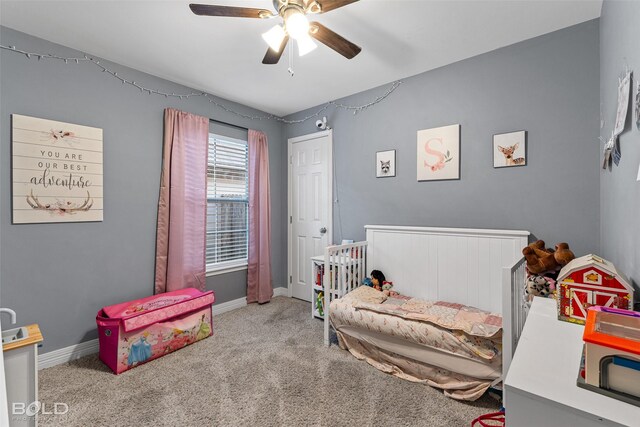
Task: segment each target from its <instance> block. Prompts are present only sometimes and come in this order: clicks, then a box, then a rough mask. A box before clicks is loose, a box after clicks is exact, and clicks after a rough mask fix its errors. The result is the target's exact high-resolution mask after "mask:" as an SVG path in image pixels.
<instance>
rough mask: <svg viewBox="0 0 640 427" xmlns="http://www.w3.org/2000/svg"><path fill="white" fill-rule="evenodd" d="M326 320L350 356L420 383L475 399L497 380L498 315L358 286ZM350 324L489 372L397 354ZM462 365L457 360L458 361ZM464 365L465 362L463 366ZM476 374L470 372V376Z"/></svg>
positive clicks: (334, 306)
mask: <svg viewBox="0 0 640 427" xmlns="http://www.w3.org/2000/svg"><path fill="white" fill-rule="evenodd" d="M329 319H330V321H331V324H332V325H333V326H334V328H335V329H336V332H337V335H338V341H339V343H340V346H341V348H343V349H348V350H349V351H350V352H351V353H352V354H353V355H354V356H355V357H357V358H359V359H362V360H366V361H367V362H368V363H369V364H371V365H372V366H374V367H376V368H377V369H380V370H382V371H383V372H388V373H390V374H392V375H395V376H398V377H400V378H404V379H408V380H410V381H418V382H424V383H426V384H429V385H431V386H434V387H438V388H441V389H443V390H444V392H445V394H446V395H447V396H450V397H453V398H455V399H461V400H475V399H477V398H479V397H480V396H481V395H482V394H483V393H484V392H485V391H486V389H487V388H489V386H490V385H491V384H493V383H495V382H496V381H499V379H500V371H501V357H502V354H501V349H502V342H501V341H502V339H501V337H502V329H501V325H502V321H501V320H502V319H501V317H500V316H499V315H496V314H492V313H488V312H484V311H482V310H478V309H475V308H472V307H466V306H463V305H460V304H450V303H444V302H431V301H424V300H419V299H416V298H409V297H405V296H400V295H399V296H394V297H386V296H384V294H383V293H382V292H379V291H376V290H375V289H372V288H368V287H360V288H358V289H356V290H354V291H352V292H351V293H349V294H347V295H345V296H344V297H343V298H340V299H337V300H334V301H332V302H331V306H330V310H329ZM354 329H358V330H367V331H370V332H371V333H374V334H375V333H380V334H383V335H385V336H391V337H395V338H400V339H402V340H407V341H410V342H412V343H415V344H419V345H421V346H425V347H429V348H430V349H435V350H437V351H438V352H439V353H441V354H449V355H451V357H454V358H458V359H457V360H460V359H459V358H462V360H470V361H473V362H474V363H479V364H480V365H481V366H486V367H487V369H483V370H482V371H483V372H485V374H486V372H487V371H490V372H492V373H491V375H489V376H484V375H481V377H480V378H479V377H477V373H476V372H475V371H469V370H467V369H457V370H450V369H444V366H438V365H437V364H433V363H435V362H432V364H430V363H427V361H430V360H431V358H430V356H429V358H428V359H426V360H423V361H422V362H420V361H417V360H413V359H410V358H407V357H405V356H401V355H399V354H397V353H396V352H394V351H392V350H390V349H389V348H386V349H385V348H378V347H375V345H373V344H372V343H371V342H368V341H369V340H366V339H365V340H364V341H360V340H359V339H357V338H356V335H357V334H356V335H354V336H352V335H350V334H352V333H353V332H351V331H353V330H354ZM460 366H462V364H461V365H460ZM465 366H468V365H465ZM476 366H477V365H476ZM474 374H475V375H474Z"/></svg>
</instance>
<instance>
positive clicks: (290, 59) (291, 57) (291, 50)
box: [287, 43, 294, 77]
mask: <svg viewBox="0 0 640 427" xmlns="http://www.w3.org/2000/svg"><path fill="white" fill-rule="evenodd" d="M287 71H288V72H289V74H291V77H293V74H294V71H293V43H289V68H287Z"/></svg>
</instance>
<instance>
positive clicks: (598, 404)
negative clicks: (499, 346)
mask: <svg viewBox="0 0 640 427" xmlns="http://www.w3.org/2000/svg"><path fill="white" fill-rule="evenodd" d="M557 316H558V314H557V306H556V301H555V300H552V299H547V298H537V297H536V298H535V299H534V301H533V304H532V305H531V310H530V311H529V315H528V317H527V321H526V323H525V325H524V329H523V330H522V335H521V337H520V340H519V341H518V347H517V349H516V352H515V355H514V356H513V360H512V362H511V366H510V367H509V372H508V373H507V378H506V379H505V384H504V385H505V407H506V416H507V425H508V426H509V427H521V426H522V427H530V426H567V427H569V426H580V427H595V426H638V425H640V408H638V407H636V406H633V405H630V404H628V403H624V402H622V401H619V400H616V399H612V398H609V397H606V396H603V395H600V394H598V393H593V392H591V391H588V390H584V389H582V388H579V387H578V386H577V385H576V379H577V377H578V370H579V367H580V359H581V357H582V346H583V341H582V333H583V331H584V326H582V325H576V324H573V323H568V322H561V321H559V320H558V318H557Z"/></svg>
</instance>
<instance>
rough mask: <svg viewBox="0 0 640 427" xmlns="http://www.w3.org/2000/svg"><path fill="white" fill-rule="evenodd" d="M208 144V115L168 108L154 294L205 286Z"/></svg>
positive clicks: (166, 111) (159, 205) (159, 201)
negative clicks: (203, 115)
mask: <svg viewBox="0 0 640 427" xmlns="http://www.w3.org/2000/svg"><path fill="white" fill-rule="evenodd" d="M208 142H209V119H208V118H206V117H201V116H196V115H194V114H190V113H185V112H184V111H179V110H174V109H172V108H167V109H165V110H164V149H163V156H162V175H161V176H160V199H159V200H158V230H157V235H156V281H155V292H156V294H158V293H162V292H169V291H175V290H177V289H183V288H190V287H193V288H197V289H200V290H204V288H205V280H206V264H205V245H206V228H207V223H206V218H207V215H206V214H207V212H206V209H207V155H208Z"/></svg>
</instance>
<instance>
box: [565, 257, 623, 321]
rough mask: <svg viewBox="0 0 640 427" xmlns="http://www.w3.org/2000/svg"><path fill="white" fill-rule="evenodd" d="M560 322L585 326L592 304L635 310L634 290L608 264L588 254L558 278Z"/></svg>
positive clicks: (567, 267) (572, 264) (569, 265)
mask: <svg viewBox="0 0 640 427" xmlns="http://www.w3.org/2000/svg"><path fill="white" fill-rule="evenodd" d="M557 288H558V298H557V300H558V319H559V320H563V321H565V322H572V323H578V324H581V325H583V324H584V322H585V320H586V318H587V309H588V308H589V307H590V306H593V305H600V306H603V307H613V308H621V309H625V310H628V309H632V308H633V287H632V286H631V282H629V280H628V279H627V278H625V277H624V276H623V275H622V274H620V273H619V272H618V271H617V270H616V268H615V266H614V265H613V264H612V263H610V262H609V261H607V260H605V259H602V258H600V257H598V256H596V255H585V256H583V257H580V258H576V259H574V260H573V261H571V262H569V264H567V265H566V266H564V267H563V268H562V270H560V274H559V275H558V285H557Z"/></svg>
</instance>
